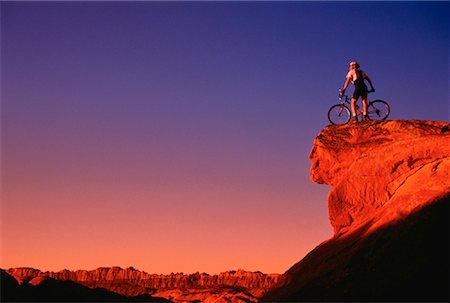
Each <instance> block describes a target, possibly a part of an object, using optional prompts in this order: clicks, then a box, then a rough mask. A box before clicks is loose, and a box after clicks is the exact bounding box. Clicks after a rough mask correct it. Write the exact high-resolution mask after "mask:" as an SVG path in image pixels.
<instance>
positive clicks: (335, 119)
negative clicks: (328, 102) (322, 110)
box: [328, 104, 351, 125]
mask: <svg viewBox="0 0 450 303" xmlns="http://www.w3.org/2000/svg"><path fill="white" fill-rule="evenodd" d="M350 117H351V114H350V110H349V109H348V107H347V106H345V105H343V104H336V105H333V106H332V107H330V109H329V110H328V120H329V121H330V122H331V124H337V125H341V124H346V123H348V121H350Z"/></svg>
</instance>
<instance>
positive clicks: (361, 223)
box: [262, 121, 450, 302]
mask: <svg viewBox="0 0 450 303" xmlns="http://www.w3.org/2000/svg"><path fill="white" fill-rule="evenodd" d="M310 158H311V161H312V166H311V179H312V180H313V181H315V182H317V183H320V184H328V185H331V186H332V189H331V190H330V192H329V195H328V208H329V217H330V222H331V225H332V226H333V228H334V231H335V235H334V237H333V238H332V239H330V240H328V241H326V242H324V243H322V244H321V245H319V246H318V247H317V248H315V249H314V250H313V251H311V252H310V253H309V254H308V255H307V256H306V257H305V258H304V259H303V260H301V261H300V262H299V263H297V264H295V265H294V266H293V267H292V268H291V269H289V270H288V271H287V272H286V273H285V274H284V275H283V276H282V278H281V279H280V281H279V283H278V284H277V285H275V286H274V287H273V289H272V290H271V291H270V292H269V293H268V294H267V295H266V296H264V298H263V299H262V301H266V302H270V301H272V302H273V301H283V302H287V301H355V300H356V301H448V290H447V286H448V282H449V281H448V219H449V207H448V206H449V202H450V132H449V124H448V123H440V122H434V121H382V122H375V121H373V122H364V123H359V124H357V125H345V126H328V127H326V128H325V129H324V130H323V131H322V132H321V133H320V134H319V135H318V136H317V138H316V139H315V141H314V146H313V149H312V151H311V154H310Z"/></svg>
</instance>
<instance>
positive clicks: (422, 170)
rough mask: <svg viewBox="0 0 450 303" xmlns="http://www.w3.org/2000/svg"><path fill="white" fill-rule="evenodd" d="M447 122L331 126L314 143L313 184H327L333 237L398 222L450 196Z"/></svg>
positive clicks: (449, 154)
mask: <svg viewBox="0 0 450 303" xmlns="http://www.w3.org/2000/svg"><path fill="white" fill-rule="evenodd" d="M447 129H448V123H444V122H435V121H418V120H393V121H381V122H377V121H371V122H366V123H359V124H357V125H345V126H335V125H332V126H328V127H326V128H325V129H323V130H322V132H321V133H320V134H319V135H318V136H317V138H316V139H315V140H314V145H313V148H312V151H311V154H310V158H311V161H312V166H311V179H312V180H313V181H315V182H317V183H321V184H328V185H331V186H332V189H331V190H330V192H329V195H328V209H329V216H330V222H331V225H332V226H333V229H334V232H335V234H341V233H344V232H347V231H349V230H352V229H355V228H358V226H360V225H361V224H362V223H364V222H366V221H367V220H368V219H369V218H371V219H372V220H374V227H376V226H378V225H381V224H385V223H388V222H389V221H392V220H397V219H400V218H401V217H402V216H403V217H404V216H405V215H407V214H408V213H410V212H411V211H412V210H413V209H415V208H417V207H421V206H424V205H426V204H427V203H430V202H432V201H433V200H436V199H438V198H440V197H442V196H444V195H446V194H448V193H449V192H450V176H449V172H450V132H449V131H447Z"/></svg>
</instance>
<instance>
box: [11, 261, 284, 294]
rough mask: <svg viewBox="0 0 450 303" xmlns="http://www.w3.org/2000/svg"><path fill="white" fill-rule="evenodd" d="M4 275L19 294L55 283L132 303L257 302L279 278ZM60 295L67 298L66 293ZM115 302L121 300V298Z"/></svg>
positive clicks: (116, 272) (129, 271)
mask: <svg viewBox="0 0 450 303" xmlns="http://www.w3.org/2000/svg"><path fill="white" fill-rule="evenodd" d="M5 274H10V275H11V276H12V277H14V279H15V281H17V282H18V283H19V284H20V287H22V286H23V285H25V286H24V287H22V290H24V289H28V288H30V289H32V290H34V288H33V286H34V287H35V288H36V287H37V288H42V287H43V284H44V286H45V285H46V284H48V283H55V281H56V282H60V281H61V282H62V281H65V282H71V283H76V285H78V286H83V287H84V288H80V291H81V290H83V291H84V292H82V295H80V298H85V297H86V296H87V297H88V298H90V297H92V295H94V294H91V293H89V292H87V291H88V290H101V291H102V293H95V295H97V296H99V300H101V299H102V298H103V297H102V296H100V295H102V294H103V292H104V291H105V290H108V291H110V292H113V293H114V294H117V295H122V296H125V297H126V298H130V299H132V300H141V299H145V300H147V301H149V300H150V299H152V297H150V296H149V295H152V296H155V297H164V298H167V299H170V300H172V301H174V302H189V301H201V302H206V301H208V302H215V301H217V300H219V301H218V302H222V301H223V302H224V301H227V302H256V301H257V300H258V298H260V297H261V296H263V295H264V294H265V292H266V291H267V290H268V289H269V288H270V287H271V286H272V285H274V284H275V283H276V282H277V281H278V278H279V277H280V275H279V274H270V275H268V274H263V273H261V272H248V271H244V270H238V271H228V272H223V273H220V274H218V275H208V274H206V273H194V274H189V275H186V274H182V273H176V274H170V275H158V274H148V273H146V272H143V271H140V270H136V269H134V268H132V267H129V268H126V269H122V268H120V267H100V268H97V269H95V270H77V271H70V270H62V271H59V272H42V271H40V270H38V269H34V268H11V269H9V270H8V271H7V272H5ZM48 281H52V282H48ZM17 282H16V283H17ZM58 285H59V284H58ZM58 285H54V286H55V287H57V286H58ZM70 285H71V286H74V284H70ZM59 286H66V285H65V284H61V285H59ZM27 287H28V288H27ZM86 288H87V289H86ZM63 293H65V294H67V293H68V292H63ZM34 294H36V300H37V301H39V300H41V299H40V298H42V297H43V295H42V294H41V293H39V292H36V291H34V292H31V293H30V296H29V297H32V296H33V295H34ZM88 295H90V296H88ZM146 296H147V297H146ZM117 298H119V299H120V297H117ZM110 300H112V299H106V301H110ZM76 301H80V300H76ZM88 301H89V300H88ZM97 301H98V300H97Z"/></svg>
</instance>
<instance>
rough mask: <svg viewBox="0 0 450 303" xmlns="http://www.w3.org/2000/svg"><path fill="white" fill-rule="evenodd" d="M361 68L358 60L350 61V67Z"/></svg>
mask: <svg viewBox="0 0 450 303" xmlns="http://www.w3.org/2000/svg"><path fill="white" fill-rule="evenodd" d="M358 68H359V63H358V62H356V61H352V62H350V67H349V69H358Z"/></svg>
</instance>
